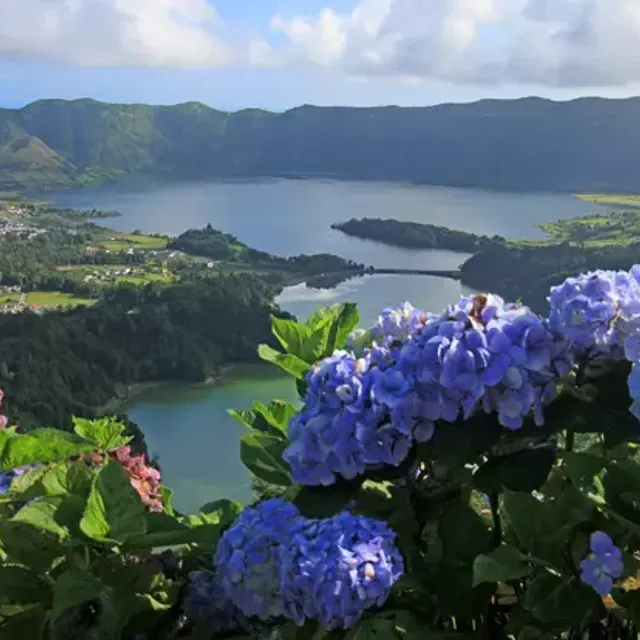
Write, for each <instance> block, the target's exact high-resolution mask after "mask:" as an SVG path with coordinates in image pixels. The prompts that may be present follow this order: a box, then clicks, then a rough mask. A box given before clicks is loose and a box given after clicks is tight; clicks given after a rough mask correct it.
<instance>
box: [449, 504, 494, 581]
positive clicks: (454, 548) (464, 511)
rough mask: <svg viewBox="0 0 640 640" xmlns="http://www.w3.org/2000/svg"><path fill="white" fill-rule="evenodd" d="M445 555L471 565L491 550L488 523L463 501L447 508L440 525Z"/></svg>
mask: <svg viewBox="0 0 640 640" xmlns="http://www.w3.org/2000/svg"><path fill="white" fill-rule="evenodd" d="M439 534H440V536H439V537H440V539H441V540H442V544H443V548H444V553H445V554H446V555H449V556H455V557H456V558H457V559H459V560H462V561H463V562H464V563H465V564H468V565H469V569H471V565H472V563H473V561H474V560H475V558H476V556H477V555H479V554H481V553H487V552H488V551H489V550H490V549H491V544H492V538H491V532H490V530H489V527H488V525H487V523H486V522H485V521H484V520H483V519H482V517H481V516H480V515H478V514H477V513H476V512H475V511H474V510H473V508H472V507H471V506H470V505H469V504H467V503H465V502H461V501H456V502H453V503H452V504H450V505H449V506H448V507H447V510H446V511H445V513H444V515H443V516H442V518H441V520H440V523H439Z"/></svg>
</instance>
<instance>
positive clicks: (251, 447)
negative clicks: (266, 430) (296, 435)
mask: <svg viewBox="0 0 640 640" xmlns="http://www.w3.org/2000/svg"><path fill="white" fill-rule="evenodd" d="M286 447H287V441H285V440H282V439H281V438H278V437H274V436H271V435H268V434H263V433H257V432H253V433H246V434H245V435H243V436H242V439H241V441H240V459H241V460H242V462H243V463H244V465H245V466H246V467H247V468H248V469H249V470H250V471H251V472H252V473H253V474H254V475H255V476H257V477H258V478H260V479H261V480H264V481H265V482H268V483H270V484H275V485H277V486H281V487H288V486H290V485H291V484H292V482H291V471H290V469H289V465H288V464H287V463H286V462H285V461H284V460H283V459H282V454H283V453H284V451H285V449H286Z"/></svg>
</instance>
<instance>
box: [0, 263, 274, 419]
mask: <svg viewBox="0 0 640 640" xmlns="http://www.w3.org/2000/svg"><path fill="white" fill-rule="evenodd" d="M273 293H274V292H273V290H272V289H271V288H270V287H269V286H268V285H266V284H265V283H264V282H263V281H262V280H260V279H258V278H256V277H253V276H250V275H216V276H213V275H212V276H210V277H208V278H207V280H206V281H204V282H200V283H198V282H191V283H184V284H180V285H175V286H169V287H156V286H154V285H147V286H145V287H136V286H130V285H121V286H119V287H117V288H114V289H113V290H111V291H108V292H106V293H105V297H104V299H103V302H101V303H100V304H98V305H96V306H93V307H88V308H87V307H80V308H77V309H74V310H72V311H67V312H59V313H49V314H44V315H35V314H32V313H28V312H27V313H21V314H17V315H0V387H1V388H3V389H4V391H5V393H6V398H7V401H6V409H7V413H8V415H9V418H10V419H11V420H15V421H17V422H18V423H19V424H20V426H21V428H22V429H26V428H29V427H30V426H33V425H37V424H39V425H46V426H57V427H65V426H66V425H68V421H69V417H70V416H71V415H77V416H93V415H95V412H96V410H97V409H98V408H99V407H100V406H102V405H104V404H105V403H107V402H108V401H109V400H110V399H112V398H113V397H114V396H116V395H117V394H118V393H119V391H120V390H121V389H122V388H123V386H126V385H131V384H135V383H139V382H147V381H155V380H185V381H194V382H196V381H203V380H204V379H206V378H207V377H208V376H211V375H213V374H215V372H216V370H217V368H218V367H219V365H221V364H222V363H225V362H229V361H233V362H239V361H252V360H254V359H255V358H256V350H257V345H258V343H260V342H265V341H267V342H270V322H269V314H270V313H280V312H279V310H278V309H277V308H275V307H273V305H272V299H273ZM283 315H286V314H283Z"/></svg>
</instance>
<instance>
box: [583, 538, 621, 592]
mask: <svg viewBox="0 0 640 640" xmlns="http://www.w3.org/2000/svg"><path fill="white" fill-rule="evenodd" d="M589 548H590V549H591V554H590V555H589V557H588V558H585V559H584V560H582V561H581V562H580V569H581V573H580V579H581V580H582V582H584V583H586V584H588V585H589V586H591V587H593V589H594V590H595V591H596V593H598V595H600V596H602V597H604V596H607V595H609V594H610V593H611V590H612V589H613V581H614V580H616V579H618V578H620V577H621V576H622V571H623V563H622V551H621V550H620V549H619V548H618V547H616V545H615V544H613V540H611V538H610V537H609V536H608V535H607V534H606V533H604V532H603V531H595V532H594V533H592V534H591V538H590V541H589Z"/></svg>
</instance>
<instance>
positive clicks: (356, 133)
mask: <svg viewBox="0 0 640 640" xmlns="http://www.w3.org/2000/svg"><path fill="white" fill-rule="evenodd" d="M639 119H640V99H638V98H631V99H627V100H606V99H600V98H585V99H580V100H572V101H569V102H552V101H549V100H544V99H540V98H525V99H519V100H482V101H479V102H475V103H472V104H448V105H437V106H432V107H421V108H400V107H376V108H335V107H313V106H309V105H305V106H301V107H298V108H295V109H291V110H289V111H287V112H285V113H270V112H267V111H262V110H258V109H245V110H242V111H238V112H235V113H231V112H227V111H218V110H215V109H211V108H209V107H207V106H205V105H202V104H198V103H187V104H179V105H175V106H150V105H143V104H131V105H124V104H105V103H101V102H97V101H95V100H86V99H83V100H72V101H65V100H38V101H37V102H34V103H32V104H29V105H27V106H26V107H24V108H22V109H2V110H0V190H4V191H15V190H18V191H22V190H29V189H31V190H34V191H42V190H43V189H58V188H61V187H73V186H82V185H86V184H91V183H95V182H102V181H109V180H115V179H121V178H124V177H127V176H135V175H138V176H144V177H147V176H150V177H155V178H162V179H166V178H173V179H182V178H202V179H206V178H217V177H263V176H278V177H282V176H290V177H318V176H323V177H328V178H337V179H360V180H397V181H404V182H414V183H426V184H438V185H441V184H446V185H451V186H476V187H485V188H494V189H523V190H532V189H545V190H561V191H567V192H584V191H593V192H598V191H610V192H621V193H624V192H626V191H633V190H634V189H637V172H636V170H635V168H636V167H637V166H638V165H639V164H640V145H639V144H638V141H637V140H636V138H635V133H634V132H635V131H636V130H637V129H638V121H639ZM496 140H499V141H500V144H496Z"/></svg>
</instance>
